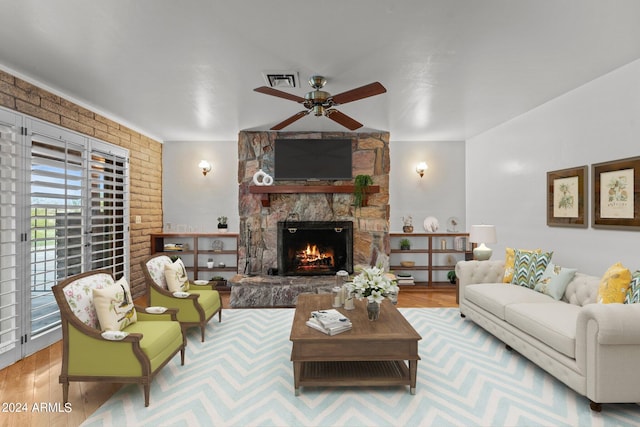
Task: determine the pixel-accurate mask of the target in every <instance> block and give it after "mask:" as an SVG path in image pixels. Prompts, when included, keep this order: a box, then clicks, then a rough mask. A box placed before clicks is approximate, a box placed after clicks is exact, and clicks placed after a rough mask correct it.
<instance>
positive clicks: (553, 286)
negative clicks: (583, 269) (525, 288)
mask: <svg viewBox="0 0 640 427" xmlns="http://www.w3.org/2000/svg"><path fill="white" fill-rule="evenodd" d="M577 271H578V270H577V269H576V268H563V267H560V266H559V265H555V264H554V263H552V262H550V263H549V265H548V266H547V268H546V270H544V273H543V274H542V277H541V278H540V280H539V281H538V283H536V286H535V288H534V290H536V291H538V292H541V293H543V294H545V295H549V296H550V297H552V298H553V299H555V300H558V301H559V300H561V299H562V297H563V296H564V291H566V290H567V286H568V285H569V282H570V281H571V279H573V276H575V274H576V272H577Z"/></svg>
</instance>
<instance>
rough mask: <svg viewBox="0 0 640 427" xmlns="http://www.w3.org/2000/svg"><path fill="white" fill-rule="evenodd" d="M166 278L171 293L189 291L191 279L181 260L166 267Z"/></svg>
mask: <svg viewBox="0 0 640 427" xmlns="http://www.w3.org/2000/svg"><path fill="white" fill-rule="evenodd" d="M164 277H165V280H166V282H167V289H169V292H186V291H188V290H189V278H188V277H187V269H186V268H185V266H184V263H183V262H182V260H181V259H180V258H178V259H177V260H176V261H175V262H173V263H171V264H166V265H165V266H164Z"/></svg>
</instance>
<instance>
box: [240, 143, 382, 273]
mask: <svg viewBox="0 0 640 427" xmlns="http://www.w3.org/2000/svg"><path fill="white" fill-rule="evenodd" d="M282 138H296V139H309V140H313V139H322V138H325V139H326V138H342V139H350V140H351V141H352V154H353V157H352V171H353V176H354V177H355V176H356V175H359V174H367V175H370V176H371V177H372V178H373V183H374V185H375V186H379V191H378V192H376V193H374V194H369V196H368V201H367V202H368V203H367V205H366V206H363V207H355V206H353V195H352V194H350V193H345V192H340V191H336V192H333V191H331V187H330V186H336V188H339V187H345V186H347V185H353V181H315V182H305V181H291V182H289V181H278V182H277V183H275V184H274V187H278V186H286V185H289V186H292V187H293V186H316V187H323V189H325V190H323V191H322V192H318V193H311V192H302V191H301V192H293V193H290V194H282V193H276V192H274V193H272V194H267V195H262V194H255V193H252V191H251V190H252V187H253V186H255V185H254V184H253V175H254V174H255V173H256V172H257V171H259V170H260V169H262V170H263V171H264V172H266V173H267V174H269V175H272V176H273V165H274V157H273V150H274V142H275V140H276V139H282ZM238 184H239V191H238V193H239V203H238V206H239V217H240V241H239V250H238V257H239V259H238V272H239V273H243V274H248V275H255V276H266V275H268V272H269V271H273V270H275V269H278V270H279V269H280V266H279V263H278V223H279V222H285V221H287V222H290V221H315V222H326V221H339V222H349V223H351V224H352V239H353V240H352V254H351V255H352V258H353V259H352V264H351V265H349V264H347V265H348V266H351V267H353V266H356V265H358V264H369V263H370V262H371V261H372V260H373V259H376V257H377V256H379V255H380V254H387V255H388V254H389V252H390V247H389V134H388V132H370V133H352V132H271V131H241V132H240V134H239V137H238ZM326 188H328V190H326ZM265 198H266V201H267V203H265ZM305 249H306V248H305ZM279 271H280V270H279ZM296 274H300V275H303V273H302V272H300V271H298V273H296ZM314 274H318V273H314ZM327 274H328V273H327ZM331 274H335V270H334V271H333V272H332V273H331Z"/></svg>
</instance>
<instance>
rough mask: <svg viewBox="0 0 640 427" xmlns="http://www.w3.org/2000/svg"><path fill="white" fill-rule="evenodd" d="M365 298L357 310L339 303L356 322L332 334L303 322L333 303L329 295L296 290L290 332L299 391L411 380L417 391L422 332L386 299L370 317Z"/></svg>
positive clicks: (413, 391)
mask: <svg viewBox="0 0 640 427" xmlns="http://www.w3.org/2000/svg"><path fill="white" fill-rule="evenodd" d="M365 303H366V300H363V301H358V300H356V304H355V310H344V309H343V308H339V309H338V311H340V312H341V313H343V314H344V315H345V316H347V317H348V318H349V319H350V320H351V323H352V324H353V328H352V329H351V330H350V331H346V332H343V333H341V334H338V335H333V336H329V335H325V334H323V333H322V332H319V331H316V330H315V329H312V328H310V327H309V326H307V325H306V324H305V322H306V321H307V320H309V317H310V315H311V312H312V311H314V310H326V309H330V308H332V307H331V295H330V294H321V295H315V294H302V295H300V296H298V303H297V305H296V312H295V315H294V318H293V324H292V326H291V336H290V338H289V339H290V340H291V341H292V343H293V346H292V348H291V361H292V362H293V378H294V379H293V382H294V388H295V394H296V396H298V395H299V394H300V387H305V386H333V387H335V386H391V385H408V386H409V391H410V393H411V394H415V392H416V375H417V372H418V360H420V356H418V341H419V340H421V339H422V337H421V336H420V335H419V334H418V333H417V332H416V331H415V329H413V327H412V326H411V325H410V324H409V322H407V320H406V319H405V318H404V316H403V315H402V314H401V313H400V312H399V311H398V309H397V308H396V307H395V306H394V305H393V304H391V303H390V302H389V301H388V300H384V301H383V303H382V306H381V307H380V318H379V319H378V320H376V321H370V320H369V319H368V318H367V309H366V305H365ZM406 362H408V365H407V363H406Z"/></svg>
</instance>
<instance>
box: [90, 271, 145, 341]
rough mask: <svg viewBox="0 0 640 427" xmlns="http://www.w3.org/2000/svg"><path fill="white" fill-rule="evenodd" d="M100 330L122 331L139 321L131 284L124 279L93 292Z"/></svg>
mask: <svg viewBox="0 0 640 427" xmlns="http://www.w3.org/2000/svg"><path fill="white" fill-rule="evenodd" d="M93 304H94V305H95V307H96V313H97V315H98V322H100V330H102V331H103V332H104V331H121V330H123V329H124V328H126V327H127V326H129V325H131V324H132V323H135V322H136V321H137V320H138V317H137V314H136V309H135V307H134V305H133V298H131V291H130V290H129V284H128V283H127V281H126V279H125V278H124V277H123V278H122V279H120V280H118V281H117V282H115V283H114V284H112V285H110V286H107V287H105V288H102V289H94V290H93Z"/></svg>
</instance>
